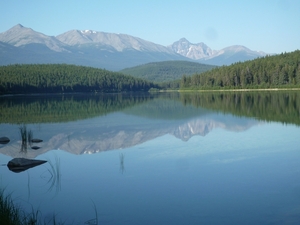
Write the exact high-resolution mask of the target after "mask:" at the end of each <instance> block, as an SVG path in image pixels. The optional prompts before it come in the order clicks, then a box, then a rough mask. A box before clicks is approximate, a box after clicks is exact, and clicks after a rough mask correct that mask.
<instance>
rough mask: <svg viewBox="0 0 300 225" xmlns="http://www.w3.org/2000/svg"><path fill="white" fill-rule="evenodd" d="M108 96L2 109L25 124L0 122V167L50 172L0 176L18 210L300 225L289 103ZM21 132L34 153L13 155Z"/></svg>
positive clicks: (72, 219)
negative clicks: (10, 164)
mask: <svg viewBox="0 0 300 225" xmlns="http://www.w3.org/2000/svg"><path fill="white" fill-rule="evenodd" d="M113 96H114V97H109V98H108V99H107V100H104V102H105V103H100V102H101V100H100V99H101V98H102V97H100V96H98V95H96V96H93V97H92V98H91V97H90V96H86V97H83V96H81V97H80V98H79V96H76V97H74V98H73V100H71V99H72V98H71V96H65V97H64V99H61V100H59V101H62V102H59V101H58V100H57V98H55V99H54V100H51V98H50V99H44V100H42V101H39V100H38V99H37V97H34V100H32V99H31V100H30V101H27V100H26V101H27V102H26V101H25V102H26V104H23V105H22V101H23V100H20V99H19V98H18V101H19V102H17V103H13V102H10V104H6V107H7V106H8V105H10V106H12V107H13V108H12V109H8V111H10V112H12V111H13V110H15V109H16V108H14V107H17V108H19V107H21V105H22V107H21V108H23V109H24V112H32V115H30V118H27V117H26V115H25V114H26V113H24V114H18V115H20V118H21V120H22V121H20V118H18V119H16V121H15V122H14V121H13V120H12V119H13V117H10V116H5V117H4V118H6V119H3V120H5V121H6V122H2V123H1V124H0V136H6V137H9V138H10V142H9V143H7V144H3V145H0V152H1V155H0V162H1V163H2V162H7V161H9V160H10V158H11V157H13V158H16V157H17V156H19V155H22V157H25V158H37V159H41V160H43V159H46V160H48V162H50V163H48V164H47V165H41V166H40V167H35V168H32V169H30V170H27V172H26V173H17V174H16V173H11V172H10V171H8V172H6V170H7V168H6V170H5V169H4V167H1V168H0V169H1V171H0V172H1V182H2V183H1V185H2V186H7V187H8V190H11V191H14V193H16V195H18V196H21V197H20V198H19V199H22V197H23V198H24V196H26V194H27V195H29V194H30V193H31V195H30V199H29V197H28V200H27V202H28V201H29V200H30V204H32V205H34V206H38V207H40V208H39V210H41V212H43V215H44V216H45V217H51V216H52V215H53V213H57V214H56V215H59V216H60V217H59V219H60V218H62V220H63V221H66V223H67V224H69V223H71V224H72V223H75V224H122V225H124V224H130V225H132V224H133V225H135V224H144V225H147V224H149V225H150V224H210V223H211V224H243V223H244V222H245V221H248V222H249V224H272V223H273V224H276V223H277V224H278V223H279V222H282V223H289V222H295V221H299V218H300V214H299V210H298V209H299V207H300V205H299V204H300V203H299V187H300V180H299V177H300V176H299V171H300V167H299V159H300V154H299V145H300V143H299V138H298V137H299V135H300V129H299V127H298V125H299V99H300V98H299V96H298V93H297V92H287V93H286V92H274V93H269V92H265V93H233V94H231V93H216V94H212V93H201V94H195V95H192V94H179V93H174V94H166V95H165V94H157V95H150V94H149V95H146V97H145V96H141V97H139V96H138V95H137V96H131V97H128V96H127V97H126V96H120V95H113ZM116 96H118V97H116ZM129 96H130V95H129ZM103 98H104V97H103ZM79 99H80V100H79ZM97 99H98V100H97ZM123 99H125V101H127V103H129V104H125V103H122V101H123ZM126 99H127V100H126ZM65 100H66V102H65V103H66V106H65V110H66V111H65V112H64V111H63V110H62V109H63V108H64V106H63V105H64V103H63V102H64V101H65ZM1 101H2V102H3V101H4V100H3V99H1ZM9 101H12V100H11V99H10V100H9ZM97 101H98V103H97ZM71 103H72V104H73V103H74V104H75V105H76V107H79V106H80V105H81V104H82V105H81V106H80V107H79V109H78V110H77V111H76V107H74V108H73V106H72V104H71ZM31 104H33V105H31ZM55 105H57V107H58V109H59V110H58V111H56V112H54V111H55V110H54V108H55ZM50 106H51V107H50ZM100 106H103V107H100ZM31 107H33V108H34V110H33V111H30V108H31ZM86 107H89V108H88V109H86V111H85V110H83V109H84V108H86ZM94 107H95V108H94ZM105 107H107V108H105ZM38 108H41V110H40V111H38V112H37V113H36V114H35V115H33V114H34V113H33V112H34V111H35V110H37V109H38ZM44 109H47V110H44ZM0 110H2V108H0ZM51 110H52V112H51V113H50V111H51ZM69 110H73V111H74V112H72V113H70V112H69ZM46 111H47V112H46ZM44 113H45V114H44ZM59 114H61V115H62V118H61V120H60V119H59V118H60V117H59ZM71 115H72V116H71ZM68 116H69V118H68V119H66V117H68ZM34 117H35V118H36V119H37V120H36V121H35V122H34V120H33V118H34ZM1 119H2V118H1ZM277 122H280V123H277ZM282 123H284V126H283V125H282ZM20 124H25V125H26V127H27V130H31V131H32V133H33V134H35V135H36V134H37V135H38V137H39V138H41V140H43V143H42V145H37V146H42V148H40V149H37V150H33V149H31V148H28V149H27V151H26V152H22V153H20V144H21V143H20V137H19V130H18V129H19V126H20ZM111 150H119V151H111ZM96 153H101V154H96ZM53 155H54V157H53ZM125 156H126V162H125ZM26 184H27V185H28V187H29V186H30V191H28V193H26V189H25V190H24V188H20V186H21V185H25V186H26ZM62 184H63V185H62ZM28 190H29V188H28ZM32 193H34V194H32ZM50 193H52V194H50ZM53 193H54V196H53ZM91 200H92V203H91ZM21 203H22V205H23V204H24V201H23V202H21ZM78 203H80V204H78ZM25 205H26V204H25ZM91 206H92V207H91ZM91 209H92V210H91ZM29 210H30V207H29ZM53 210H54V211H55V212H53ZM98 212H99V213H98Z"/></svg>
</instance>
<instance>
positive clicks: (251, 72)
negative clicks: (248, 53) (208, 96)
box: [180, 50, 300, 90]
mask: <svg viewBox="0 0 300 225" xmlns="http://www.w3.org/2000/svg"><path fill="white" fill-rule="evenodd" d="M291 87H297V88H300V51H299V50H296V51H294V52H291V53H281V54H279V55H273V56H270V55H268V56H265V57H262V58H258V59H255V60H251V61H246V62H238V63H234V64H232V65H230V66H222V67H217V68H214V69H212V70H210V71H206V72H204V73H201V74H194V75H192V76H183V77H182V78H181V81H180V88H181V89H182V90H191V89H192V90H199V89H200V90H201V89H248V88H249V89H250V88H251V89H256V88H263V89H264V88H291Z"/></svg>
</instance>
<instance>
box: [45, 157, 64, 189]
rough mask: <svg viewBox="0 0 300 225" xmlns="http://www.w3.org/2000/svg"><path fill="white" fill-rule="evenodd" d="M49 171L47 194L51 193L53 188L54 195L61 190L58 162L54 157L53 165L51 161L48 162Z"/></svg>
mask: <svg viewBox="0 0 300 225" xmlns="http://www.w3.org/2000/svg"><path fill="white" fill-rule="evenodd" d="M48 162H49V165H50V169H48V172H49V174H50V175H51V177H50V179H49V180H48V183H49V184H50V186H49V189H48V192H50V191H52V189H53V188H54V187H55V193H56V194H57V193H58V192H59V191H60V188H61V185H60V183H61V173H60V160H59V158H58V157H57V156H55V164H54V163H52V161H51V160H48Z"/></svg>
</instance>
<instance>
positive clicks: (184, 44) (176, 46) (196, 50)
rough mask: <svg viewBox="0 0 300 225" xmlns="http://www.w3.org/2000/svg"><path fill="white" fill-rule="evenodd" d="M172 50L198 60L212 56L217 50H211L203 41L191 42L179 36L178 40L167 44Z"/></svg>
mask: <svg viewBox="0 0 300 225" xmlns="http://www.w3.org/2000/svg"><path fill="white" fill-rule="evenodd" d="M168 48H169V49H172V50H173V51H174V52H176V53H178V54H180V55H182V56H185V57H187V58H190V59H194V60H198V59H203V58H206V57H209V56H212V55H213V54H214V53H216V52H217V51H215V50H212V49H211V48H209V47H208V46H207V45H206V44H204V43H203V42H201V43H198V44H192V43H190V42H189V41H188V40H187V39H185V38H181V39H180V40H179V41H176V42H174V43H173V44H172V45H170V46H168Z"/></svg>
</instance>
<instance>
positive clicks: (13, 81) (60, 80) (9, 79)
mask: <svg viewBox="0 0 300 225" xmlns="http://www.w3.org/2000/svg"><path fill="white" fill-rule="evenodd" d="M152 87H156V86H155V85H154V84H153V83H151V82H148V81H145V80H142V79H139V78H134V77H132V76H128V75H124V74H121V73H117V72H111V71H108V70H103V69H96V68H92V67H84V66H75V65H66V64H31V65H18V64H17V65H10V66H1V67H0V94H21V93H22V94H29V93H70V92H128V91H148V90H149V89H150V88H152Z"/></svg>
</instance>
